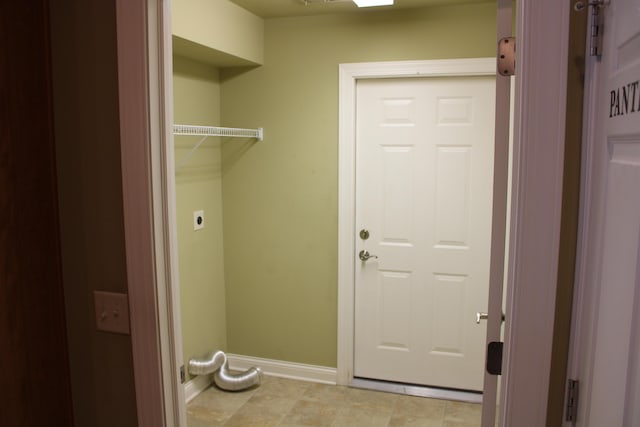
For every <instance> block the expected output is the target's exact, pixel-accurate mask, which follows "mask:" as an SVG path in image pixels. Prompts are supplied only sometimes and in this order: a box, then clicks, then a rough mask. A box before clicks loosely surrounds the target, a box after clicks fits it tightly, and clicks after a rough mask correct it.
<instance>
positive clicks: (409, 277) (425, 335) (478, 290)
mask: <svg viewBox="0 0 640 427" xmlns="http://www.w3.org/2000/svg"><path fill="white" fill-rule="evenodd" d="M356 100H357V101H356V102H357V106H356V206H355V209H356V224H355V225H356V234H357V236H356V245H355V249H356V257H355V263H356V265H355V320H354V321H355V325H354V326H355V348H354V376H355V377H359V378H369V379H379V380H387V381H394V382H401V383H413V384H421V385H428V386H436V387H447V388H456V389H464V390H476V391H481V390H482V385H483V375H484V362H485V349H486V346H485V338H486V325H485V322H481V323H479V324H478V323H476V313H477V312H486V311H487V298H488V288H489V257H490V245H491V211H492V188H493V187H492V185H493V154H494V152H493V151H494V123H495V121H494V110H495V108H494V102H495V101H494V100H495V77H493V76H478V77H426V78H401V79H363V80H358V81H357V86H356Z"/></svg>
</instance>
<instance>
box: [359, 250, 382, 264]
mask: <svg viewBox="0 0 640 427" xmlns="http://www.w3.org/2000/svg"><path fill="white" fill-rule="evenodd" d="M358 257H360V260H361V261H367V260H369V259H370V258H378V255H371V254H370V253H369V251H365V250H361V251H360V253H359V254H358Z"/></svg>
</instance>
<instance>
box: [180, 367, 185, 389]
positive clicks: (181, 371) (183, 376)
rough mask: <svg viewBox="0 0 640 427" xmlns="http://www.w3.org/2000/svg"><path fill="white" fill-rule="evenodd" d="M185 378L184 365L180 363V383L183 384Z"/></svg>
mask: <svg viewBox="0 0 640 427" xmlns="http://www.w3.org/2000/svg"><path fill="white" fill-rule="evenodd" d="M185 380H186V378H185V374H184V365H182V366H180V384H184V382H185Z"/></svg>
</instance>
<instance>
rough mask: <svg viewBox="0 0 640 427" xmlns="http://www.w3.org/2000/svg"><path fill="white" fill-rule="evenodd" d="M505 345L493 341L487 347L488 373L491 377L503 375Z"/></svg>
mask: <svg viewBox="0 0 640 427" xmlns="http://www.w3.org/2000/svg"><path fill="white" fill-rule="evenodd" d="M503 346H504V343H502V342H499V341H492V342H490V343H489V346H488V347H487V372H488V373H490V374H491V375H501V374H502V347H503Z"/></svg>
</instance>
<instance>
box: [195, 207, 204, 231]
mask: <svg viewBox="0 0 640 427" xmlns="http://www.w3.org/2000/svg"><path fill="white" fill-rule="evenodd" d="M203 228H204V211H195V212H193V229H194V230H202V229H203Z"/></svg>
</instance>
